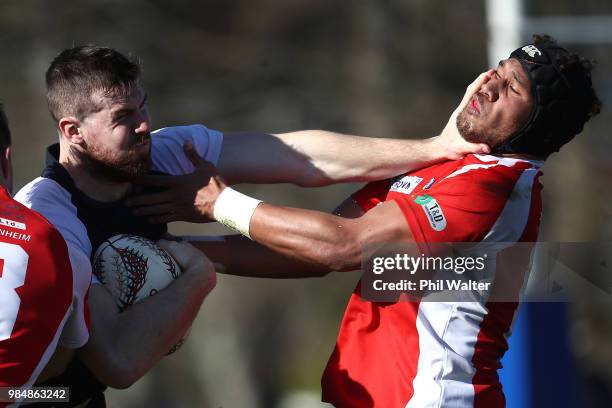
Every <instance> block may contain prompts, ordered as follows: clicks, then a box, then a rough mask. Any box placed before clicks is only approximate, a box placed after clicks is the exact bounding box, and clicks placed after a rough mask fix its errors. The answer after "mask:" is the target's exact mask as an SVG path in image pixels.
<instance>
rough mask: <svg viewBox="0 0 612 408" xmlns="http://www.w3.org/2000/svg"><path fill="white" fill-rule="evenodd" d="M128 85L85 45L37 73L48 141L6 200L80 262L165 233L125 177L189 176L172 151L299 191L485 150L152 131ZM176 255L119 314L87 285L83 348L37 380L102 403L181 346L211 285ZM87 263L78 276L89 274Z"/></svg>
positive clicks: (200, 130)
mask: <svg viewBox="0 0 612 408" xmlns="http://www.w3.org/2000/svg"><path fill="white" fill-rule="evenodd" d="M139 80H140V69H139V66H138V65H137V64H136V63H134V62H133V61H131V60H130V59H129V58H127V57H125V56H124V55H122V54H121V53H119V52H117V51H115V50H113V49H109V48H105V47H97V46H79V47H73V48H70V49H67V50H65V51H63V52H61V53H60V54H59V55H58V56H57V57H56V58H55V59H54V60H53V62H52V63H51V66H50V67H49V69H48V71H47V74H46V83H47V101H48V105H49V109H50V112H51V115H52V117H53V119H54V121H55V124H56V126H57V130H58V133H59V139H60V140H59V143H58V144H55V145H53V146H51V147H49V149H48V150H47V166H46V167H45V169H44V171H43V174H42V176H41V177H39V178H37V179H36V180H34V181H32V182H30V183H29V184H28V185H26V186H25V187H24V188H23V189H22V190H21V191H20V192H19V193H18V195H17V198H18V199H19V200H20V201H21V202H23V203H24V204H26V205H27V206H29V207H31V208H33V209H35V210H36V211H39V212H40V213H41V214H43V215H44V216H45V217H46V218H47V219H49V220H50V221H51V222H52V223H53V224H54V225H55V226H56V227H58V228H60V229H62V230H63V231H66V234H67V235H69V236H70V243H69V244H70V245H71V246H73V247H74V248H75V250H78V251H80V252H81V253H82V254H84V255H85V256H86V257H88V258H90V257H91V255H92V254H93V253H94V252H95V249H96V247H97V245H99V244H100V243H101V242H102V241H103V240H104V239H106V238H108V237H110V236H112V235H115V234H118V233H131V234H137V235H142V236H145V237H148V238H150V239H154V240H157V239H159V238H160V237H162V236H163V234H164V233H165V232H166V229H167V228H166V225H165V224H161V225H158V224H155V225H154V224H150V223H149V222H148V220H147V219H146V217H143V216H134V215H133V214H132V213H131V211H130V209H129V208H127V207H126V206H125V205H124V204H125V197H126V196H128V195H129V194H130V193H131V192H133V185H132V182H133V181H134V180H135V178H137V177H139V176H142V175H144V174H147V173H149V172H155V173H163V174H167V175H181V174H188V173H191V172H192V171H193V170H194V166H193V164H192V163H191V161H190V160H189V159H187V157H186V156H185V154H184V152H183V146H184V145H188V146H190V149H191V150H190V151H191V152H193V153H194V154H197V155H198V157H201V158H203V159H206V160H208V161H210V162H212V163H214V164H216V165H218V166H219V169H220V171H221V172H222V174H223V175H224V176H225V177H226V179H227V180H229V181H230V182H232V183H236V182H257V183H270V182H278V183H280V182H291V183H295V184H299V185H303V186H320V185H326V184H331V183H337V182H344V181H368V180H376V179H384V178H387V177H390V176H393V175H396V174H399V173H401V172H404V171H406V169H415V168H418V167H420V166H423V165H425V164H429V163H433V162H437V161H441V160H444V159H448V158H458V157H461V156H462V155H463V154H466V153H470V152H486V151H487V149H488V147H487V146H486V145H484V144H479V143H468V142H465V141H464V140H462V139H461V138H458V137H454V135H453V134H450V133H446V134H443V135H441V136H438V137H434V138H431V139H427V140H392V139H375V138H361V137H355V136H348V135H340V134H336V133H331V132H325V131H303V132H294V133H287V134H282V135H270V134H262V133H249V132H243V133H234V134H226V135H224V134H222V133H221V132H218V131H215V130H211V129H208V128H206V127H205V126H203V125H191V126H179V127H169V128H163V129H160V130H157V131H152V128H151V123H150V118H149V114H148V111H147V105H146V93H145V91H144V89H143V88H142V86H141V85H140V82H139ZM188 248H190V247H188ZM183 252H184V257H185V260H184V261H185V262H188V263H189V262H192V263H195V264H199V265H200V266H201V268H200V270H199V271H196V270H194V271H193V273H188V274H183V275H182V276H181V277H180V278H179V279H177V280H176V281H175V282H174V283H172V284H171V285H170V286H169V287H168V288H167V289H166V290H164V291H163V292H162V293H160V294H158V295H157V296H155V297H152V298H149V299H147V300H145V301H143V302H141V303H139V304H137V305H135V306H133V307H131V308H129V309H127V310H126V311H124V312H122V313H119V311H118V310H117V307H116V306H115V304H114V300H113V299H112V297H111V295H110V293H109V292H107V291H106V289H104V287H102V285H100V284H99V282H98V281H97V280H96V279H95V277H94V279H93V285H92V287H91V290H90V295H89V307H90V313H91V334H90V341H89V342H88V344H87V345H86V346H85V347H84V348H83V349H82V350H81V351H80V352H79V354H78V358H77V359H75V360H74V361H73V362H72V363H71V365H70V367H69V369H68V370H67V371H66V372H64V373H63V374H62V375H60V376H58V377H57V378H55V379H52V380H51V381H50V382H48V383H47V384H49V385H63V386H70V387H71V399H72V402H71V403H73V404H79V403H84V402H87V401H89V402H87V403H88V404H90V406H96V404H97V405H103V404H104V398H103V394H102V391H103V390H104V388H105V386H106V385H108V386H112V387H118V388H125V387H128V386H129V385H131V384H132V383H133V382H134V381H136V380H137V379H139V378H140V377H141V376H142V375H144V374H145V373H146V372H147V371H148V370H149V369H151V368H152V367H153V366H154V365H155V363H156V362H157V361H159V359H160V358H161V357H163V355H165V353H166V352H167V350H168V349H170V347H172V345H174V344H175V343H176V342H177V341H178V340H179V339H180V338H181V336H182V335H183V333H184V332H185V330H186V329H187V327H188V326H189V325H190V324H191V322H192V321H193V319H194V318H195V316H196V313H197V310H198V309H199V307H200V304H201V303H202V301H203V299H204V297H205V296H206V295H207V294H208V292H209V291H210V290H211V289H212V287H213V286H214V283H215V276H214V271H213V269H212V267H211V266H210V263H209V262H208V261H207V260H205V259H204V258H202V257H201V256H200V255H197V254H196V253H194V252H193V251H191V249H184V250H183ZM194 259H195V261H194ZM89 266H90V265H89ZM89 266H88V268H84V269H83V273H90V271H89ZM151 316H155V318H154V319H152V318H151ZM90 371H93V372H95V377H94V376H92V375H91V374H90ZM94 401H95V402H94Z"/></svg>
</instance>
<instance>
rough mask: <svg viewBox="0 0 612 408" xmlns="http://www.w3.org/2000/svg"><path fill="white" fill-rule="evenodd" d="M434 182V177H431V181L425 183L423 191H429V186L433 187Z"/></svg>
mask: <svg viewBox="0 0 612 408" xmlns="http://www.w3.org/2000/svg"><path fill="white" fill-rule="evenodd" d="M435 182H436V178H435V177H432V178H431V180H429V181H428V182H427V184H425V187H423V190H428V189H430V188H431V186H433V183H435Z"/></svg>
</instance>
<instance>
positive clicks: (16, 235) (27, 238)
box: [0, 228, 32, 242]
mask: <svg viewBox="0 0 612 408" xmlns="http://www.w3.org/2000/svg"><path fill="white" fill-rule="evenodd" d="M0 237H6V238H13V239H18V240H20V241H26V242H30V239H32V237H31V236H30V235H28V234H22V233H20V232H15V231H7V230H4V229H2V228H0Z"/></svg>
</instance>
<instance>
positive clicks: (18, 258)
mask: <svg viewBox="0 0 612 408" xmlns="http://www.w3.org/2000/svg"><path fill="white" fill-rule="evenodd" d="M10 145H11V134H10V131H9V127H8V121H7V118H6V115H5V113H4V111H3V109H2V107H1V106H0V152H1V153H0V387H11V388H15V389H18V390H27V389H28V388H30V387H31V386H33V385H34V384H35V383H36V382H37V381H39V380H44V379H45V378H49V377H50V376H53V375H56V374H57V373H59V372H62V371H63V370H64V368H65V367H66V365H67V363H68V361H69V360H70V359H71V358H72V356H73V355H74V353H75V350H76V349H77V348H79V347H81V346H83V345H84V344H85V343H86V342H87V339H88V337H89V333H88V327H87V304H86V296H87V291H88V289H89V284H90V281H91V274H88V273H85V272H87V270H85V271H84V272H82V271H79V272H78V273H75V272H74V271H75V270H77V269H79V268H81V266H82V263H87V262H88V259H86V258H85V259H83V258H82V257H79V254H78V253H74V252H72V251H70V250H69V248H68V246H67V245H66V240H65V237H64V236H63V235H62V234H61V233H60V232H59V231H58V230H57V229H56V228H54V227H53V225H51V224H50V223H49V222H48V221H47V220H46V219H45V218H43V217H42V216H41V215H39V214H38V213H36V212H34V211H32V210H30V209H28V208H26V207H25V206H24V205H22V204H20V203H18V202H17V201H15V200H13V199H12V198H11V195H10V193H11V189H12V184H13V180H12V178H13V177H12V176H13V174H12V164H11V147H10ZM7 396H8V395H5V397H7ZM19 399H20V398H17V400H19ZM6 404H8V403H7V402H0V407H4V406H6Z"/></svg>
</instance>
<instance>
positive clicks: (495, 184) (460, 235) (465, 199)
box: [322, 155, 542, 408]
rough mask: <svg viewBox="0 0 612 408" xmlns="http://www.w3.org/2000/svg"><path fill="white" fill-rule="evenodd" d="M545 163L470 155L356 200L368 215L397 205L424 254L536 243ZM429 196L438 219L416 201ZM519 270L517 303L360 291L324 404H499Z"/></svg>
mask: <svg viewBox="0 0 612 408" xmlns="http://www.w3.org/2000/svg"><path fill="white" fill-rule="evenodd" d="M541 165H542V162H539V161H534V160H523V159H518V158H507V157H498V156H482V155H468V156H466V157H465V158H463V159H461V160H457V161H448V162H444V163H440V164H436V165H433V166H430V167H427V168H424V169H421V170H417V171H414V172H411V173H407V174H405V175H402V176H399V177H397V178H395V179H393V180H384V181H379V182H374V183H370V184H368V185H367V186H365V187H364V188H363V189H361V190H360V191H358V192H357V193H355V194H354V195H353V199H354V200H355V201H356V202H357V203H358V204H359V205H360V207H361V208H362V209H363V210H364V211H368V210H369V209H371V208H373V207H374V206H376V205H377V204H379V203H382V202H384V201H389V200H394V201H395V202H396V203H397V204H398V205H399V207H400V208H401V210H402V213H403V214H404V217H405V221H406V222H407V224H408V226H409V228H410V231H411V232H412V235H413V236H414V240H415V241H416V242H417V243H418V245H419V247H420V248H421V249H422V250H423V252H425V253H427V248H428V246H427V243H430V242H450V243H452V242H471V243H478V244H477V245H487V243H492V242H504V243H512V242H534V241H535V240H536V239H537V233H538V228H539V222H540V213H541V198H540V191H541V185H540V183H539V182H538V177H539V175H540V174H541V173H540V172H539V167H540V166H541ZM425 194H426V195H428V196H429V197H431V200H434V201H433V202H435V203H437V204H438V205H439V208H440V210H441V212H440V213H437V212H436V216H435V217H434V216H433V213H432V212H431V211H428V208H427V207H426V206H423V205H420V204H419V203H418V201H419V200H416V201H417V202H415V198H417V197H418V196H420V195H425ZM440 214H441V216H439V215H440ZM515 265H516V263H515ZM524 266H525V268H523V269H524V270H522V271H516V282H515V284H516V288H517V289H516V292H517V296H516V299H517V302H504V303H493V302H486V301H484V302H479V301H474V302H441V301H438V302H425V301H421V302H397V303H376V302H369V301H366V300H364V299H363V298H362V297H361V296H360V287H359V286H358V287H357V289H356V290H355V292H354V293H353V295H352V296H351V298H350V300H349V304H348V306H347V309H346V312H345V315H344V318H343V321H342V325H341V328H340V332H339V334H338V340H337V344H336V348H335V350H334V352H333V354H332V356H331V358H330V361H329V362H328V365H327V368H326V370H325V373H324V374H323V379H322V387H323V401H326V402H330V403H332V404H334V405H335V406H337V407H340V408H343V407H351V408H355V407H380V408H396V407H397V408H399V407H408V408H411V407H419V408H422V407H446V406H452V407H460V408H463V407H487V408H492V407H502V406H505V398H504V394H503V391H502V387H501V384H500V382H499V379H498V376H497V369H498V368H500V366H501V365H500V359H501V357H502V356H503V354H504V353H505V351H506V350H507V348H508V345H507V338H508V336H509V335H510V328H511V326H512V322H513V320H514V318H515V315H516V311H517V308H518V296H519V292H520V290H521V288H522V286H523V283H524V278H525V270H526V269H527V268H528V260H527V261H526V262H525V265H524ZM498 269H499V267H498ZM512 276H515V275H512Z"/></svg>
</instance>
